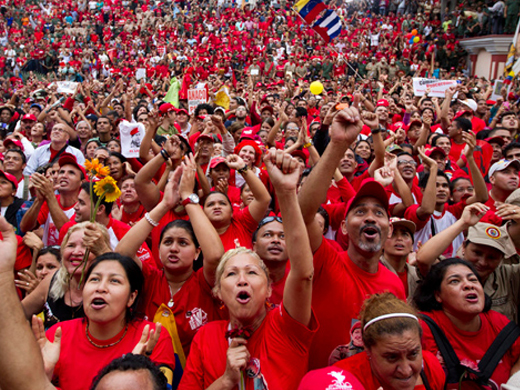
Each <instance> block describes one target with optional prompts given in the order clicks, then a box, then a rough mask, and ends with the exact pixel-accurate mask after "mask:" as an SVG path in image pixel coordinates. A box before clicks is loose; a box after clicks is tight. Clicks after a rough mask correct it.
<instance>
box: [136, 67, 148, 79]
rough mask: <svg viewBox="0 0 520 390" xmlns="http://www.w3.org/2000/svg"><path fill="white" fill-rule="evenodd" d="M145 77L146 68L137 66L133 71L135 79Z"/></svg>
mask: <svg viewBox="0 0 520 390" xmlns="http://www.w3.org/2000/svg"><path fill="white" fill-rule="evenodd" d="M144 78H146V69H145V68H139V69H137V70H136V71H135V79H136V80H138V81H139V80H141V79H144Z"/></svg>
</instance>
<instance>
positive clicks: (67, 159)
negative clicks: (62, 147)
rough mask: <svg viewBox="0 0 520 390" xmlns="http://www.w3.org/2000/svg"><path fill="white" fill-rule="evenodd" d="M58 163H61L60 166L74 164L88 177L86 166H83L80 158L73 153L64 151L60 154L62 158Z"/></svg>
mask: <svg viewBox="0 0 520 390" xmlns="http://www.w3.org/2000/svg"><path fill="white" fill-rule="evenodd" d="M58 164H59V165H60V167H62V166H64V165H74V166H75V167H76V168H78V169H79V170H80V171H81V172H82V173H83V177H84V178H85V179H86V178H87V171H86V170H85V168H84V167H82V166H81V165H79V164H78V160H77V159H76V156H74V155H73V154H72V153H67V152H65V153H63V154H62V155H61V156H60V159H59V160H58Z"/></svg>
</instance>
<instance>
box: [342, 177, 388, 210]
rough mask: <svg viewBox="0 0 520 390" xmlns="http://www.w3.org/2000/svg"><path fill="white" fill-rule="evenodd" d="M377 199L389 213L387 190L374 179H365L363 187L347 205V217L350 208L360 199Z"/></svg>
mask: <svg viewBox="0 0 520 390" xmlns="http://www.w3.org/2000/svg"><path fill="white" fill-rule="evenodd" d="M369 197H370V198H376V199H377V200H379V201H380V202H381V204H382V205H383V207H384V209H385V210H386V211H387V213H388V195H387V194H386V191H385V189H384V188H383V186H382V185H381V184H379V183H378V182H377V181H375V180H374V179H372V178H370V179H365V180H363V182H362V183H361V187H359V190H358V192H357V194H356V196H354V197H353V198H351V199H350V200H349V201H348V203H347V208H346V210H345V215H347V214H348V212H349V211H350V208H351V207H352V206H353V205H354V204H355V203H356V202H357V201H358V200H360V199H362V198H369Z"/></svg>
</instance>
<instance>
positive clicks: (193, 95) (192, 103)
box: [188, 88, 208, 115]
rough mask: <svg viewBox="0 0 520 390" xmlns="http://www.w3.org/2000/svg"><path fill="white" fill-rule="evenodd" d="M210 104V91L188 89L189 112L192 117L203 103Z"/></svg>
mask: <svg viewBox="0 0 520 390" xmlns="http://www.w3.org/2000/svg"><path fill="white" fill-rule="evenodd" d="M207 102H208V91H207V90H206V88H197V89H188V112H189V113H190V115H192V114H193V113H194V112H195V108H197V106H198V105H199V104H201V103H207Z"/></svg>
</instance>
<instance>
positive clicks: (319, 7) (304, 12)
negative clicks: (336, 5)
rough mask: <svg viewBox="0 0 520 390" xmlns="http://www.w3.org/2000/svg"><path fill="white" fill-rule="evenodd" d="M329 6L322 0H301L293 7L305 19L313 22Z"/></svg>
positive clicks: (309, 22)
mask: <svg viewBox="0 0 520 390" xmlns="http://www.w3.org/2000/svg"><path fill="white" fill-rule="evenodd" d="M326 8H327V7H326V6H325V4H323V2H322V1H321V0H299V1H298V2H297V3H296V4H294V6H293V9H294V10H295V11H296V12H297V13H298V14H299V15H300V16H301V18H302V19H303V20H305V21H306V22H307V23H308V24H311V23H312V22H313V21H314V20H315V19H316V18H317V17H318V15H319V14H320V12H321V11H323V10H324V9H326Z"/></svg>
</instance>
